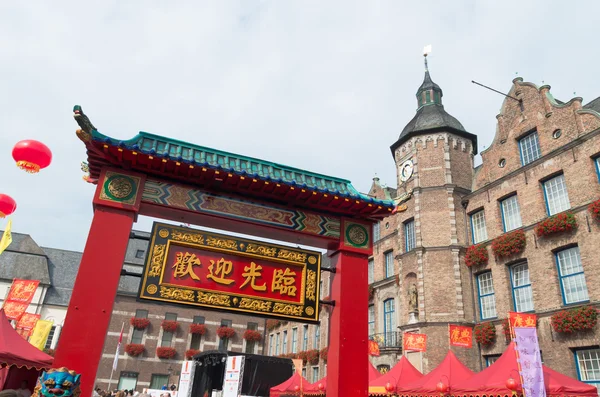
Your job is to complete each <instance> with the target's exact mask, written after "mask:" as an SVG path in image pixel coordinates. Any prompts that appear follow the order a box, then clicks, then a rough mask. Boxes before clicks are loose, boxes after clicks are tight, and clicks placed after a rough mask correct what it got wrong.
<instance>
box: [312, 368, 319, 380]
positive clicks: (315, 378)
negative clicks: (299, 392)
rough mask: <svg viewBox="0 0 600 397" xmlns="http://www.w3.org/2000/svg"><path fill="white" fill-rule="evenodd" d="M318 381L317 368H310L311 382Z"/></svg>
mask: <svg viewBox="0 0 600 397" xmlns="http://www.w3.org/2000/svg"><path fill="white" fill-rule="evenodd" d="M318 380H319V367H312V381H313V383H314V382H316V381H318Z"/></svg>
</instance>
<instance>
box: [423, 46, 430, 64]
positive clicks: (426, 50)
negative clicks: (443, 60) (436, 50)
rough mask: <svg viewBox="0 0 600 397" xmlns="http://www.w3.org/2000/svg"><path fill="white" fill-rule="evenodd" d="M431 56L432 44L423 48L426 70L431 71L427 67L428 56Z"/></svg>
mask: <svg viewBox="0 0 600 397" xmlns="http://www.w3.org/2000/svg"><path fill="white" fill-rule="evenodd" d="M429 54H431V44H429V45H426V46H425V47H423V57H424V58H425V70H429V69H428V67H427V55H429Z"/></svg>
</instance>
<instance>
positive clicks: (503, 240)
mask: <svg viewBox="0 0 600 397" xmlns="http://www.w3.org/2000/svg"><path fill="white" fill-rule="evenodd" d="M526 245H527V239H526V238H525V233H524V232H523V231H522V230H515V231H514V232H510V233H505V234H503V235H501V236H499V237H496V238H495V239H494V241H493V242H492V251H494V255H496V256H497V257H498V258H505V257H507V256H511V255H517V254H520V253H521V252H523V251H524V250H525V246H526Z"/></svg>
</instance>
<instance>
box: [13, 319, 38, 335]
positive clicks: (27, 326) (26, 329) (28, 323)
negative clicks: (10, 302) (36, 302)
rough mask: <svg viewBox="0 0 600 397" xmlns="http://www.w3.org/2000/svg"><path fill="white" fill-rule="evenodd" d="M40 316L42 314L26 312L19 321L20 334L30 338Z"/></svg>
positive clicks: (18, 329)
mask: <svg viewBox="0 0 600 397" xmlns="http://www.w3.org/2000/svg"><path fill="white" fill-rule="evenodd" d="M40 318H41V316H40V315H39V314H32V313H24V314H23V315H22V316H21V318H20V319H19V321H18V322H17V327H16V329H17V332H18V333H19V335H21V336H22V337H23V338H25V339H28V338H29V336H30V335H31V331H33V328H35V325H36V324H37V322H38V320H39V319H40Z"/></svg>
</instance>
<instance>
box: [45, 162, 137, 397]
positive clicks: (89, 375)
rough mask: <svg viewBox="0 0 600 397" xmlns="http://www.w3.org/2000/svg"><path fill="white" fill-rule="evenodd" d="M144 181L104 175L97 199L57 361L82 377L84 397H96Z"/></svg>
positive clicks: (95, 198)
mask: <svg viewBox="0 0 600 397" xmlns="http://www.w3.org/2000/svg"><path fill="white" fill-rule="evenodd" d="M144 181H145V178H144V177H143V176H139V175H131V174H122V173H117V172H113V171H110V170H103V171H102V174H101V177H100V179H99V182H98V187H97V188H96V193H95V195H94V218H93V220H92V225H91V227H90V233H89V235H88V239H87V242H86V245H85V249H84V251H83V256H82V258H81V263H80V265H79V271H78V273H77V278H76V279H75V285H74V287H73V293H72V295H71V301H70V302H69V308H68V311H67V317H66V318H65V323H64V327H63V330H62V334H61V337H60V340H59V343H58V348H57V350H56V356H55V359H54V367H67V368H69V369H70V370H74V371H76V372H78V373H80V374H81V392H82V396H83V397H89V396H91V395H92V389H93V386H94V383H95V381H96V372H97V371H98V364H99V361H100V359H101V357H102V350H103V348H104V340H105V338H106V335H107V333H108V326H109V324H110V317H111V314H112V309H113V303H114V300H115V296H116V294H117V288H118V286H119V279H120V274H121V268H122V267H123V261H124V259H125V253H126V251H127V245H128V243H129V235H130V233H131V227H132V226H133V222H134V220H135V217H136V215H137V211H138V209H139V204H140V201H141V192H142V190H143V183H144Z"/></svg>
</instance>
